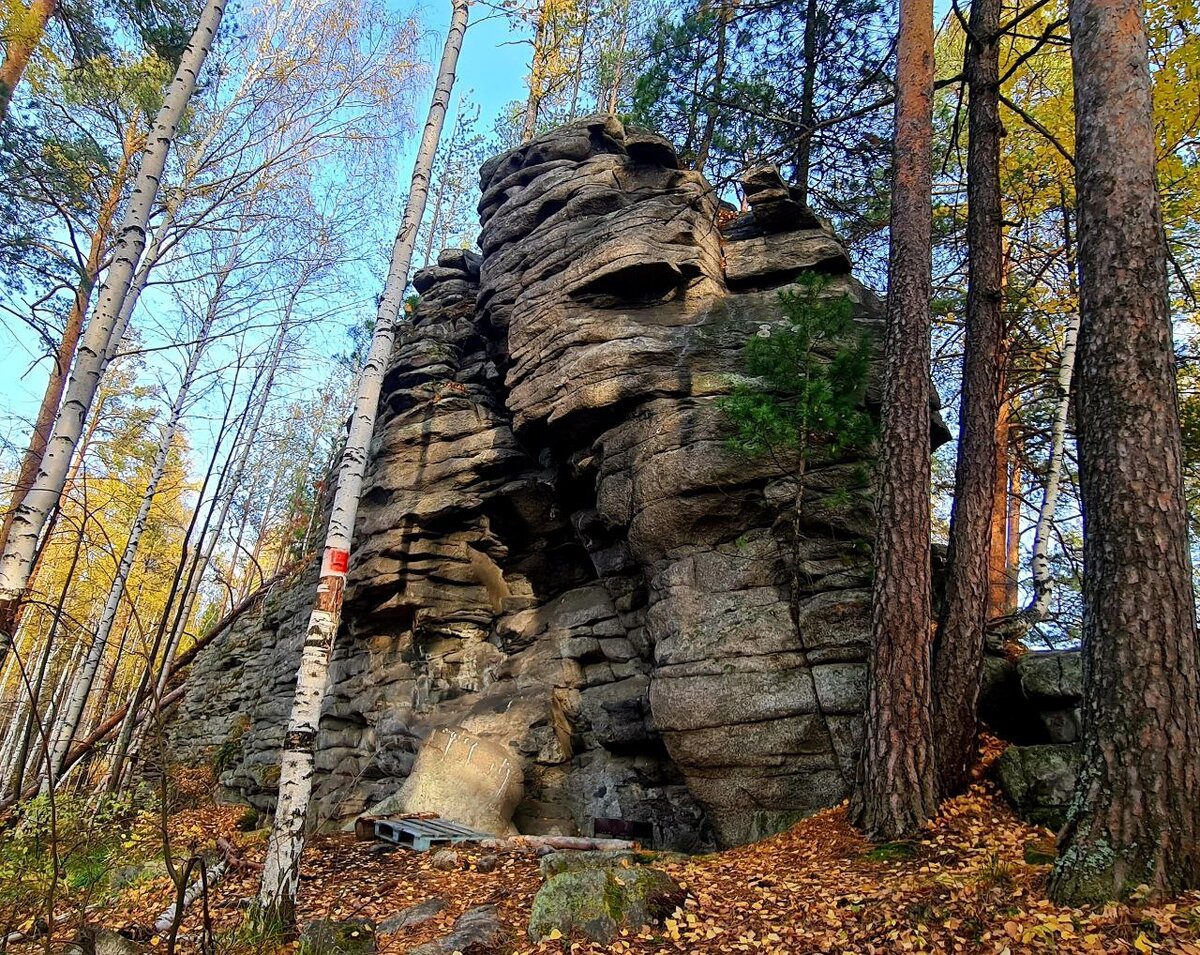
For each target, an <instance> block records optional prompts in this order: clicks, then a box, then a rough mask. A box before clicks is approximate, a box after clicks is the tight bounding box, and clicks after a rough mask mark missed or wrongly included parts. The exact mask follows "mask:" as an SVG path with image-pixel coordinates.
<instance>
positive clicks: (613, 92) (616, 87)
mask: <svg viewBox="0 0 1200 955" xmlns="http://www.w3.org/2000/svg"><path fill="white" fill-rule="evenodd" d="M628 42H629V0H625V2H624V4H623V5H622V7H621V29H620V31H619V32H618V33H617V45H616V48H615V49H614V51H613V75H612V86H610V87H609V89H608V100H607V103H606V105H607V108H608V114H609V115H610V116H612V115H614V114H615V113H616V112H617V104H618V101H619V100H620V97H621V84H622V83H623V82H624V81H625V47H626V44H627V43H628Z"/></svg>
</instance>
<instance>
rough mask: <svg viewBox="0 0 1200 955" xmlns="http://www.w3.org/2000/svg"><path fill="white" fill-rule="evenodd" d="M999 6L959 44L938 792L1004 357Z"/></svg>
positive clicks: (956, 746) (957, 779)
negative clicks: (957, 297) (957, 226)
mask: <svg viewBox="0 0 1200 955" xmlns="http://www.w3.org/2000/svg"><path fill="white" fill-rule="evenodd" d="M1000 12H1001V3H1000V0H974V2H973V3H972V4H971V20H970V35H969V36H968V38H967V57H966V75H967V83H968V89H969V96H970V101H969V104H968V113H967V123H968V153H967V202H968V205H967V243H968V250H969V254H968V258H967V262H968V266H967V321H966V325H967V336H966V351H965V355H964V357H963V383H962V404H961V411H960V413H959V422H960V425H959V435H958V460H957V462H956V467H955V472H954V510H953V511H952V512H951V515H950V551H949V559H948V570H949V572H948V574H947V577H946V606H945V610H944V612H943V615H942V619H941V622H940V626H939V627H938V637H937V655H936V658H935V660H934V694H933V695H934V724H935V726H936V728H937V764H938V788H939V793H940V795H941V796H942V797H943V798H945V797H947V796H953V795H956V794H958V793H959V792H961V791H962V790H963V789H965V788H966V784H967V781H968V780H969V778H970V770H971V766H972V764H973V763H974V761H975V751H976V736H977V734H978V719H977V717H976V708H977V706H978V703H979V683H980V676H981V673H982V667H983V631H984V627H985V626H986V624H987V616H988V563H989V559H988V558H989V553H990V548H991V535H992V486H993V483H994V476H995V465H996V418H997V415H998V414H999V411H1000V359H1001V356H1002V353H1003V338H1004V317H1003V313H1002V308H1001V306H1002V283H1003V281H1004V273H1003V249H1002V244H1001V228H1002V220H1001V213H1000V49H999V36H998V34H999V31H1000Z"/></svg>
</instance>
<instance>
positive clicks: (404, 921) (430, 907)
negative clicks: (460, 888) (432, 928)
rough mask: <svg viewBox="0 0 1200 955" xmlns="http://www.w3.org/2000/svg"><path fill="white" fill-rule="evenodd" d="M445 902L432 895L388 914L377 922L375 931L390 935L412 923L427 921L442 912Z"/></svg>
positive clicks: (418, 923)
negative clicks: (393, 913)
mask: <svg viewBox="0 0 1200 955" xmlns="http://www.w3.org/2000/svg"><path fill="white" fill-rule="evenodd" d="M446 905H447V902H446V900H445V899H443V898H439V897H438V896H436V895H435V896H434V897H433V898H431V899H426V900H425V901H424V902H418V903H417V904H416V905H410V906H409V907H408V908H406V909H402V910H401V911H399V912H397V913H396V914H395V915H389V916H388V917H387V918H385V919H384V920H383V921H382V922H380V923H379V928H378V929H377V930H376V932H377V933H378V934H379V935H391V934H392V933H394V932H399V931H400V930H401V929H406V928H409V927H410V926H412V925H420V924H421V923H422V922H428V921H429V920H430V919H431V918H433V917H434V916H435V915H438V914H440V913H441V912H444V911H445V909H446Z"/></svg>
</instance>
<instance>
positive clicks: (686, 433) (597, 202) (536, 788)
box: [172, 118, 880, 848]
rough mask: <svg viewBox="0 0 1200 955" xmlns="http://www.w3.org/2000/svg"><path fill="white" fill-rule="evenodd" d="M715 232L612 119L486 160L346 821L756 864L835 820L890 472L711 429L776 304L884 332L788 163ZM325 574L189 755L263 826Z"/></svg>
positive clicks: (324, 766) (376, 470) (420, 405)
mask: <svg viewBox="0 0 1200 955" xmlns="http://www.w3.org/2000/svg"><path fill="white" fill-rule="evenodd" d="M746 185H747V195H748V198H749V202H750V206H751V211H749V212H747V213H744V214H742V215H740V216H734V215H732V213H730V212H728V211H724V212H723V211H722V209H721V208H720V204H719V202H718V200H717V199H716V197H715V196H714V193H713V190H712V188H711V187H710V185H709V184H708V183H707V182H706V181H705V180H704V179H703V178H702V177H701V176H700V175H698V174H697V173H695V172H691V171H687V170H683V169H680V168H679V162H678V160H677V158H676V156H675V153H674V151H673V149H672V148H671V146H670V145H669V144H668V143H667V142H666V141H664V140H662V139H661V138H659V137H656V136H653V135H650V134H647V133H643V132H637V131H634V130H631V129H625V128H623V127H622V126H621V124H620V123H619V122H617V121H616V120H614V119H612V118H594V119H591V120H587V121H582V122H578V123H575V124H573V125H570V126H567V127H564V128H561V129H559V130H556V131H554V132H553V133H550V134H548V135H546V136H543V137H541V138H539V139H536V140H535V141H533V142H532V143H529V144H528V145H525V146H523V147H521V148H519V149H516V150H513V151H511V152H509V153H506V154H504V155H502V156H499V157H497V158H495V159H493V160H491V161H490V162H488V163H487V164H485V166H484V168H483V170H482V174H481V186H482V192H483V198H482V201H481V203H480V219H481V226H482V232H481V235H480V238H479V248H480V250H481V252H480V253H473V252H465V251H460V250H454V251H447V252H444V253H443V254H442V256H441V257H440V258H439V260H438V264H437V265H436V266H435V267H431V268H426V269H424V270H422V271H420V272H418V273H417V275H416V276H415V281H414V284H415V287H416V289H417V291H418V292H419V294H420V299H419V302H418V304H417V306H416V310H415V313H414V315H413V317H412V321H411V324H408V325H406V326H405V327H404V329H403V331H402V334H401V335H400V336H399V338H398V340H397V343H396V347H395V352H394V354H393V356H392V362H391V367H390V369H389V371H388V373H387V378H386V381H385V385H384V396H383V399H382V403H381V409H380V415H379V419H378V423H377V425H376V431H375V437H374V442H373V446H372V455H371V462H370V466H369V470H368V474H367V481H366V486H365V488H364V494H363V499H362V505H361V509H360V512H359V519H358V525H357V531H356V544H355V558H354V564H353V567H352V571H351V576H350V580H349V585H348V600H347V606H346V612H345V623H344V627H343V632H342V635H341V637H340V639H339V641H338V646H337V649H336V652H335V656H334V664H333V671H332V679H331V688H330V693H329V699H328V702H327V705H326V708H325V713H324V716H323V719H322V733H321V737H320V740H319V744H318V745H319V755H318V769H319V772H320V776H319V780H318V785H317V791H316V799H317V804H318V806H319V809H320V815H321V818H322V819H325V820H329V819H334V818H341V817H345V816H349V815H353V814H355V813H358V812H361V811H362V810H364V809H366V808H368V807H370V806H371V805H373V804H375V803H376V802H377V801H378V800H381V799H385V798H386V799H388V802H387V804H386V805H387V806H389V807H393V808H395V807H400V808H409V809H414V808H440V809H442V810H443V811H444V812H446V814H447V815H454V816H457V817H459V818H460V819H462V821H467V822H472V823H475V824H477V825H480V826H488V827H490V828H493V829H502V828H506V827H508V826H510V825H512V826H515V827H516V828H518V829H520V830H522V831H535V832H536V831H563V832H576V831H587V829H588V827H589V825H590V823H591V820H592V819H594V818H596V817H614V818H619V819H624V820H633V821H639V822H644V823H650V824H651V825H653V827H654V830H655V836H656V839H657V840H659V841H660V842H661V843H662V844H665V845H669V846H674V847H679V848H694V847H700V846H705V845H709V844H712V843H714V842H716V843H720V844H731V843H737V842H741V841H745V840H747V839H749V838H752V837H754V836H755V835H756V834H759V833H763V832H766V831H771V830H774V829H777V828H779V827H780V826H781V825H782V824H784V823H786V822H788V821H790V820H791V819H793V818H795V817H796V816H797V815H799V814H804V813H807V812H809V811H811V810H813V809H815V808H818V807H821V806H825V805H829V804H831V803H834V802H836V801H838V800H839V799H841V798H843V797H844V796H845V795H846V794H847V792H848V790H849V786H850V782H851V779H852V776H853V771H854V760H855V754H856V749H857V746H858V743H859V738H860V733H861V710H862V707H863V703H864V699H865V694H866V667H865V657H866V649H867V646H866V643H867V636H868V602H869V591H868V583H869V580H868V578H869V567H870V556H869V545H870V538H871V531H872V525H871V494H870V466H869V465H870V462H869V461H863V460H851V459H836V458H830V457H828V456H826V457H821V456H817V457H816V458H815V459H814V461H813V462H812V464H811V465H810V467H809V470H808V474H807V479H806V482H805V487H804V492H803V501H802V502H801V503H802V506H801V507H800V508H799V513H800V515H801V521H800V524H799V526H798V533H797V532H796V531H797V529H796V527H795V526H794V522H793V520H792V515H793V514H794V513H795V512H796V503H797V502H796V496H797V486H796V483H795V480H794V478H793V477H792V476H791V469H790V468H789V467H788V466H787V462H777V461H773V460H764V461H762V462H760V463H751V462H747V461H746V460H744V459H739V458H737V457H735V456H733V455H732V454H731V453H730V452H728V451H727V450H726V448H725V446H724V439H725V438H726V436H727V435H728V432H729V425H728V422H727V421H726V420H725V419H724V417H723V415H722V413H721V412H720V411H719V410H718V408H717V406H716V400H717V398H718V397H719V396H720V395H722V394H724V393H727V392H728V390H729V389H730V387H731V385H732V382H733V381H734V380H736V376H737V374H738V372H739V369H740V368H741V357H740V352H741V349H742V347H743V345H744V343H745V341H746V339H747V337H748V336H750V335H752V334H755V333H756V332H757V331H758V330H759V329H761V328H762V327H763V326H764V325H765V326H771V325H772V323H775V322H777V321H779V320H780V319H781V318H782V311H781V306H780V301H779V290H780V289H781V288H784V287H787V286H788V285H789V284H791V283H792V282H794V281H795V280H796V279H797V277H799V276H800V275H801V274H802V273H804V272H806V271H810V270H817V271H820V272H821V273H823V274H825V275H827V276H829V279H830V282H829V285H828V294H839V295H842V294H844V295H847V296H850V297H851V298H852V299H853V300H854V302H856V303H857V309H858V319H859V320H860V321H861V323H862V325H863V327H864V328H865V329H868V330H873V331H877V326H878V322H879V318H880V314H879V306H878V304H877V302H876V300H875V299H874V297H873V296H872V295H871V294H870V293H869V292H868V291H866V290H865V289H863V288H862V287H861V286H860V285H859V284H858V283H857V282H856V281H855V280H854V279H853V278H852V277H851V276H850V274H849V261H848V259H847V256H846V254H845V251H844V250H843V248H842V247H841V246H840V245H839V243H838V242H837V240H836V239H835V237H834V236H833V235H832V234H831V232H830V231H829V230H828V228H827V227H825V226H824V225H823V224H822V223H821V222H819V221H818V220H817V219H815V218H814V217H813V216H812V215H811V214H810V213H808V212H807V210H806V209H804V208H803V207H802V206H799V205H798V204H796V203H795V202H794V201H793V200H792V198H791V196H790V194H789V192H788V190H787V189H786V187H784V186H783V185H782V183H781V182H779V180H778V178H777V177H776V176H774V175H773V174H772V173H771V172H770V171H768V170H759V171H757V172H755V173H753V174H752V175H750V176H749V177H748V179H747V183H746ZM314 574H315V570H314V569H312V568H310V569H309V570H308V571H307V572H306V574H304V575H302V577H301V578H300V579H299V580H298V581H297V582H295V583H294V584H292V585H291V586H290V587H288V588H287V589H284V590H282V591H280V592H278V593H276V594H273V595H272V596H271V597H270V598H269V599H268V600H267V601H265V603H264V607H263V609H262V611H261V612H260V613H258V614H256V615H253V616H251V617H248V618H246V619H245V620H243V621H242V622H240V623H239V624H238V625H237V626H236V627H234V628H233V629H232V630H231V631H230V632H229V633H228V634H227V635H226V636H224V637H223V638H222V639H221V640H220V641H218V642H217V643H216V644H214V645H213V646H212V647H211V648H210V649H208V650H207V651H206V652H205V653H204V654H203V655H202V657H201V659H200V660H199V661H198V662H197V664H196V665H195V667H194V669H193V673H192V676H191V678H190V680H189V684H188V692H187V697H186V700H185V702H184V704H183V706H182V708H181V710H180V711H179V713H178V715H177V717H176V718H175V720H174V723H173V731H172V732H173V741H174V746H175V749H176V752H177V754H178V755H180V756H181V757H182V758H185V759H186V758H190V759H205V760H210V761H212V762H214V763H215V764H217V766H218V768H219V770H220V771H221V777H220V778H221V783H222V785H223V786H224V787H225V788H226V789H228V790H230V791H232V792H234V793H236V794H238V795H240V796H241V797H242V798H246V799H248V800H250V801H251V802H253V803H255V804H257V805H260V806H263V807H267V806H269V803H270V801H271V799H272V797H273V794H274V786H275V782H276V780H277V769H276V768H275V764H276V761H277V758H278V756H277V749H278V746H279V743H280V740H281V738H282V732H283V726H284V723H285V722H286V715H287V711H288V707H289V704H290V696H291V691H292V686H293V679H294V673H295V660H296V659H297V657H298V653H299V645H300V637H301V633H300V631H301V629H302V627H303V623H304V619H305V612H306V608H307V606H308V604H309V602H310V601H311V598H312V591H313V587H314V585H315V578H314Z"/></svg>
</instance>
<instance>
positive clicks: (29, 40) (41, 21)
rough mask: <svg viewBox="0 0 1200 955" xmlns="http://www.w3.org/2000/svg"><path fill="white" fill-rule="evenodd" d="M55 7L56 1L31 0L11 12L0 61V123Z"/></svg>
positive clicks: (5, 115)
mask: <svg viewBox="0 0 1200 955" xmlns="http://www.w3.org/2000/svg"><path fill="white" fill-rule="evenodd" d="M57 7H58V0H31V2H30V4H29V6H28V7H23V8H21V9H20V12H14V16H13V20H14V21H15V22H14V23H13V24H12V25H10V35H9V36H7V37H5V46H4V61H3V62H2V63H0V123H2V122H4V120H5V119H7V118H8V108H9V106H10V105H11V104H12V96H13V92H14V91H15V90H16V88H17V84H18V83H20V82H21V77H23V76H24V75H25V68H26V67H27V66H29V61H30V59H32V58H33V52H34V50H36V49H37V47H38V44H39V43H41V42H42V37H43V35H45V33H46V25H47V24H48V23H49V22H50V18H51V17H52V16H54V11H55V9H57Z"/></svg>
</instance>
